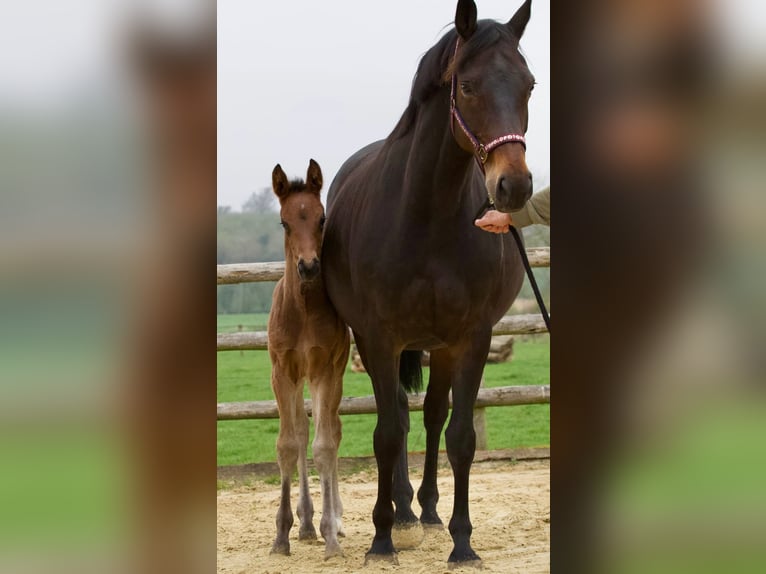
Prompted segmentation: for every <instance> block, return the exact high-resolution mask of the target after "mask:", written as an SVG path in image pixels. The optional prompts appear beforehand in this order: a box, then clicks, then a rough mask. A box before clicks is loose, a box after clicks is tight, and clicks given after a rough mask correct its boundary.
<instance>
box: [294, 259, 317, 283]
mask: <svg viewBox="0 0 766 574" xmlns="http://www.w3.org/2000/svg"><path fill="white" fill-rule="evenodd" d="M319 271H320V267H319V259H317V258H316V257H314V259H312V260H311V261H309V262H308V263H307V262H306V261H305V260H304V259H300V260H299V261H298V276H299V277H300V278H301V281H312V280H314V279H316V278H317V276H318V275H319Z"/></svg>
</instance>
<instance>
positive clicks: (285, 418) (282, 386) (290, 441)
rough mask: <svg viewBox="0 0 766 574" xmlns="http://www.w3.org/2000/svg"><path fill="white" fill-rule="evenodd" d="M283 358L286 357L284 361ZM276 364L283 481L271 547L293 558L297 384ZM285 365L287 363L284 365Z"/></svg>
mask: <svg viewBox="0 0 766 574" xmlns="http://www.w3.org/2000/svg"><path fill="white" fill-rule="evenodd" d="M283 358H284V357H283ZM272 362H273V368H272V373H271V387H272V389H273V390H274V395H275V396H276V399H277V406H278V408H279V437H278V438H277V462H278V463H279V471H280V474H281V479H282V481H281V482H282V491H281V497H280V500H279V509H278V510H277V536H276V538H275V539H274V544H273V546H272V547H271V553H272V554H285V555H289V554H290V540H289V535H290V528H292V526H293V511H292V508H291V506H290V482H291V481H292V477H293V474H294V473H295V466H296V464H297V462H298V450H299V441H298V436H297V434H298V431H297V428H296V420H295V419H296V413H295V394H296V387H297V385H296V384H295V381H294V379H293V377H292V376H291V373H289V372H288V369H287V368H285V367H284V366H280V364H279V363H278V362H277V361H274V360H273V361H272ZM282 363H283V364H284V363H286V361H282Z"/></svg>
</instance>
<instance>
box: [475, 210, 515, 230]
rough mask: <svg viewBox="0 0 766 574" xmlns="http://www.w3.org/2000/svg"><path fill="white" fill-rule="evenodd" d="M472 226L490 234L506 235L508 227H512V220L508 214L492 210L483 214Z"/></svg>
mask: <svg viewBox="0 0 766 574" xmlns="http://www.w3.org/2000/svg"><path fill="white" fill-rule="evenodd" d="M473 224H474V225H475V226H476V227H479V228H481V229H483V230H484V231H489V232H490V233H508V231H509V230H510V226H511V225H513V220H512V219H511V214H510V213H503V212H502V211H497V210H492V211H488V212H487V213H485V214H484V216H483V217H482V218H481V219H477V220H476V221H474V222H473Z"/></svg>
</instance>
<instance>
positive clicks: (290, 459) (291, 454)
mask: <svg viewBox="0 0 766 574" xmlns="http://www.w3.org/2000/svg"><path fill="white" fill-rule="evenodd" d="M299 451H300V445H299V443H298V440H297V439H296V438H295V437H283V436H280V437H279V438H278V439H277V459H278V461H279V464H280V467H281V466H282V465H288V466H292V465H294V464H297V461H298V453H299Z"/></svg>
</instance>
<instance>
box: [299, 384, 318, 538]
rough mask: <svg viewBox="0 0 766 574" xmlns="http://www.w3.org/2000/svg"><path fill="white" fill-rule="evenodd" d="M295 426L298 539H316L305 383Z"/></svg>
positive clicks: (301, 388)
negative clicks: (307, 453)
mask: <svg viewBox="0 0 766 574" xmlns="http://www.w3.org/2000/svg"><path fill="white" fill-rule="evenodd" d="M295 413H296V415H295V426H296V429H297V435H298V509H297V510H298V519H299V520H300V523H301V524H300V529H299V530H298V540H307V541H311V540H316V539H317V531H316V528H314V502H313V501H312V500H311V493H310V492H309V471H308V463H307V461H306V451H307V450H308V445H309V417H308V415H307V414H306V408H305V407H304V405H303V383H302V382H301V384H300V385H299V390H298V391H297V392H296V394H295Z"/></svg>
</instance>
